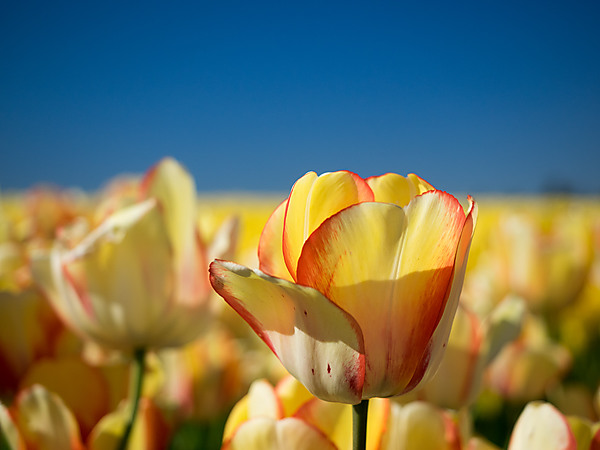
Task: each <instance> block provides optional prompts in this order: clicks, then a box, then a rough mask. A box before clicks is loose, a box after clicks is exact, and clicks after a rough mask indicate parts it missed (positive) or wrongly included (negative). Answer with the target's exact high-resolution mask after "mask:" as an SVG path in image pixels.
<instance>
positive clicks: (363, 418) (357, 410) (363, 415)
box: [352, 400, 369, 450]
mask: <svg viewBox="0 0 600 450" xmlns="http://www.w3.org/2000/svg"><path fill="white" fill-rule="evenodd" d="M368 410H369V400H363V401H361V402H360V403H359V404H358V405H352V449H353V450H365V449H366V448H367V413H368Z"/></svg>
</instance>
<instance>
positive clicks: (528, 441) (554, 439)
mask: <svg viewBox="0 0 600 450" xmlns="http://www.w3.org/2000/svg"><path fill="white" fill-rule="evenodd" d="M508 448H509V450H520V449H523V450H528V449H532V448H545V449H556V450H575V449H576V448H577V444H576V442H575V437H574V436H573V433H572V432H571V430H570V428H569V424H568V422H567V419H566V418H565V416H563V415H562V414H561V413H560V412H559V411H558V410H557V409H556V408H555V407H554V406H552V405H551V404H550V403H543V402H531V403H529V404H528V405H527V406H526V407H525V409H524V410H523V412H522V413H521V415H520V416H519V419H518V420H517V423H516V424H515V427H514V429H513V432H512V435H511V437H510V443H509V445H508Z"/></svg>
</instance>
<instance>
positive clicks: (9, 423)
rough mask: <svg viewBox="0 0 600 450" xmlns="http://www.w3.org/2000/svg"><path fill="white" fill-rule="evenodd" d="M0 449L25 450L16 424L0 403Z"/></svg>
mask: <svg viewBox="0 0 600 450" xmlns="http://www.w3.org/2000/svg"><path fill="white" fill-rule="evenodd" d="M0 448H1V449H3V450H4V449H6V450H26V449H25V442H24V441H23V438H22V437H21V433H20V432H19V429H18V428H17V424H16V423H15V421H14V419H13V418H12V416H11V414H10V412H9V411H8V409H7V408H6V406H4V405H3V404H2V403H0Z"/></svg>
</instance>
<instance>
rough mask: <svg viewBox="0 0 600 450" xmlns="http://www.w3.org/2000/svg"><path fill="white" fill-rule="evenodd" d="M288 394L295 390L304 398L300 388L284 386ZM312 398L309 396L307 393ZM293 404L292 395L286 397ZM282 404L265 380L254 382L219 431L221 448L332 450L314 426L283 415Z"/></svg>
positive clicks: (304, 395)
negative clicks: (316, 449)
mask: <svg viewBox="0 0 600 450" xmlns="http://www.w3.org/2000/svg"><path fill="white" fill-rule="evenodd" d="M284 389H285V391H286V392H287V393H288V394H289V393H290V392H295V394H296V395H297V396H298V397H299V398H300V399H304V398H306V397H307V395H306V393H305V391H302V389H292V388H291V386H290V385H289V384H287V385H285V387H284ZM310 397H311V398H312V396H310ZM286 400H287V402H289V403H295V401H294V398H292V397H289V396H288V397H286ZM285 409H286V408H285V407H284V404H283V401H282V398H280V397H279V396H278V394H277V391H276V389H274V388H273V387H272V386H271V385H270V384H269V383H268V382H267V381H265V380H258V381H255V382H254V383H253V384H252V385H251V386H250V389H249V391H248V394H247V395H246V396H245V397H244V398H242V399H241V400H240V401H239V402H238V403H237V404H236V405H235V406H234V408H233V410H232V411H231V413H230V415H229V418H228V419H227V423H226V424H225V431H224V434H223V447H222V448H223V449H238V448H239V449H265V450H268V449H273V450H276V449H283V448H294V449H307V450H311V449H314V448H319V449H321V448H322V449H324V450H325V449H332V450H334V449H335V448H336V447H335V445H334V444H333V442H331V441H330V440H329V439H328V438H327V437H326V436H325V435H324V434H323V433H322V432H321V431H320V430H319V429H318V428H317V427H315V426H313V425H310V424H309V423H307V422H305V421H303V420H301V419H298V418H295V417H290V416H285Z"/></svg>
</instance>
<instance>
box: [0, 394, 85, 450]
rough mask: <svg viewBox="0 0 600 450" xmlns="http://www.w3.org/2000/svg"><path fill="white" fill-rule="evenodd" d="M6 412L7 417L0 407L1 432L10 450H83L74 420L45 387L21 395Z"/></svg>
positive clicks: (61, 403) (61, 402)
mask: <svg viewBox="0 0 600 450" xmlns="http://www.w3.org/2000/svg"><path fill="white" fill-rule="evenodd" d="M9 411H10V417H9V415H8V414H7V410H6V409H4V407H3V406H2V405H1V404H0V425H2V427H1V428H2V430H0V431H3V430H4V429H6V436H7V437H8V439H7V440H8V443H9V444H10V445H11V447H9V448H16V449H21V448H23V449H25V448H35V449H39V450H54V449H58V448H60V449H65V450H83V449H84V446H83V443H82V441H81V435H80V433H79V426H78V425H77V421H76V420H75V417H74V416H73V414H72V413H71V411H70V410H69V409H68V408H67V407H66V406H65V404H64V403H63V401H62V400H61V398H60V397H59V396H57V395H56V394H53V393H52V392H49V391H47V390H46V389H45V388H44V387H42V386H40V385H34V386H32V387H30V388H28V389H25V390H23V391H21V392H20V393H19V395H18V396H17V398H16V400H15V404H14V405H13V406H12V407H11V408H10V410H9ZM1 437H2V436H1V435H0V438H1Z"/></svg>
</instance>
